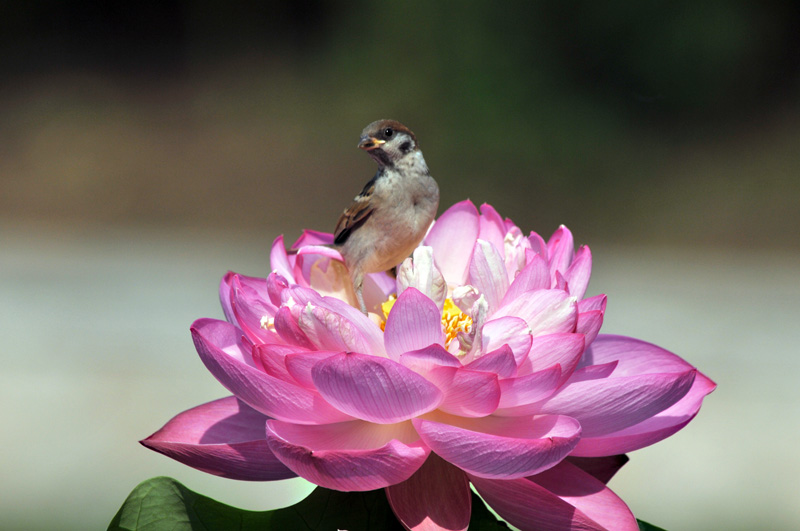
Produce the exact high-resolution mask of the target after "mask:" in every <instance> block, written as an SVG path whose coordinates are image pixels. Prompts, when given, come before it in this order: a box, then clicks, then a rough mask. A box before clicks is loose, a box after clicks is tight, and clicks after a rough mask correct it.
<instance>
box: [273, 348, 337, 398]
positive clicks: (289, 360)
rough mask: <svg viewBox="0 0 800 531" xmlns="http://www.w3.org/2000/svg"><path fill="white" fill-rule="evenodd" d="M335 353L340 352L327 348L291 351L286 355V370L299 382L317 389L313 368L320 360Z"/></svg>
mask: <svg viewBox="0 0 800 531" xmlns="http://www.w3.org/2000/svg"><path fill="white" fill-rule="evenodd" d="M335 354H338V352H332V351H327V350H313V351H310V352H296V353H290V354H287V355H286V356H285V357H284V363H285V364H286V370H287V371H288V372H289V374H290V375H291V377H292V378H294V380H295V381H296V382H297V383H298V384H300V385H302V386H303V387H307V388H309V389H316V388H315V387H314V379H313V378H312V377H311V369H312V368H313V367H314V365H316V364H317V362H318V361H320V360H324V359H327V358H330V357H331V356H333V355H335Z"/></svg>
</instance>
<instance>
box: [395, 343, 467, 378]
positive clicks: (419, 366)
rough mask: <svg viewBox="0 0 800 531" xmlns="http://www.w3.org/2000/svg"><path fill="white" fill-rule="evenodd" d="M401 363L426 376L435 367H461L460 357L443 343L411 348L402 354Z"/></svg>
mask: <svg viewBox="0 0 800 531" xmlns="http://www.w3.org/2000/svg"><path fill="white" fill-rule="evenodd" d="M399 361H400V364H401V365H403V366H405V367H408V368H409V369H411V370H412V371H414V372H416V373H418V374H421V375H423V376H425V375H426V374H428V373H429V372H430V371H431V370H432V369H433V368H435V367H461V362H460V361H458V358H456V357H455V356H453V355H452V354H450V353H449V352H447V351H446V350H445V348H444V347H443V346H441V345H435V344H434V345H430V346H428V347H425V348H421V349H419V350H410V351H408V352H404V353H403V354H401V355H400V360H399Z"/></svg>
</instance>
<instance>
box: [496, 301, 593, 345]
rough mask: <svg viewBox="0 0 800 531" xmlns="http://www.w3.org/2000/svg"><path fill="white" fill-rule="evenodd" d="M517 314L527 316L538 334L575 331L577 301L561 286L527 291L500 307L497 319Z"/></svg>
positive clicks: (530, 324)
mask: <svg viewBox="0 0 800 531" xmlns="http://www.w3.org/2000/svg"><path fill="white" fill-rule="evenodd" d="M507 315H510V316H515V317H520V318H522V319H524V320H525V321H526V322H527V323H528V326H529V327H530V329H531V333H532V334H533V336H534V337H536V336H538V335H542V334H554V333H557V332H573V331H575V323H576V321H577V317H578V313H577V301H576V300H575V298H574V297H570V296H569V295H567V293H565V292H564V291H562V290H559V289H543V290H535V291H527V292H525V293H523V294H522V295H520V296H519V297H517V298H516V299H514V300H513V301H511V302H509V303H508V304H505V305H503V306H501V307H500V309H499V310H498V311H497V312H496V313H495V314H494V315H493V316H492V317H493V318H495V319H496V318H498V317H504V316H507Z"/></svg>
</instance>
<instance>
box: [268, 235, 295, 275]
mask: <svg viewBox="0 0 800 531" xmlns="http://www.w3.org/2000/svg"><path fill="white" fill-rule="evenodd" d="M269 265H270V267H272V271H275V272H276V273H278V274H279V275H280V276H282V277H283V278H285V279H286V280H288V281H290V282H294V274H292V265H291V264H290V263H289V257H288V255H287V254H286V246H285V245H284V243H283V235H281V236H278V237H277V238H275V241H274V242H272V249H270V252H269Z"/></svg>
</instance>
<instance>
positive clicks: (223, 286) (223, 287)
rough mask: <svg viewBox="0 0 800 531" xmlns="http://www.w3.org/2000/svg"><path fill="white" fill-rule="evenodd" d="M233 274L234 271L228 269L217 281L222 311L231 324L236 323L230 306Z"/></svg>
mask: <svg viewBox="0 0 800 531" xmlns="http://www.w3.org/2000/svg"><path fill="white" fill-rule="evenodd" d="M235 275H236V273H234V272H233V271H228V272H227V273H225V276H223V277H222V280H220V282H219V302H220V304H222V313H223V314H224V315H225V320H226V321H228V322H229V323H231V324H236V316H235V315H234V313H233V307H232V306H231V282H232V281H233V277H234V276H235Z"/></svg>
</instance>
